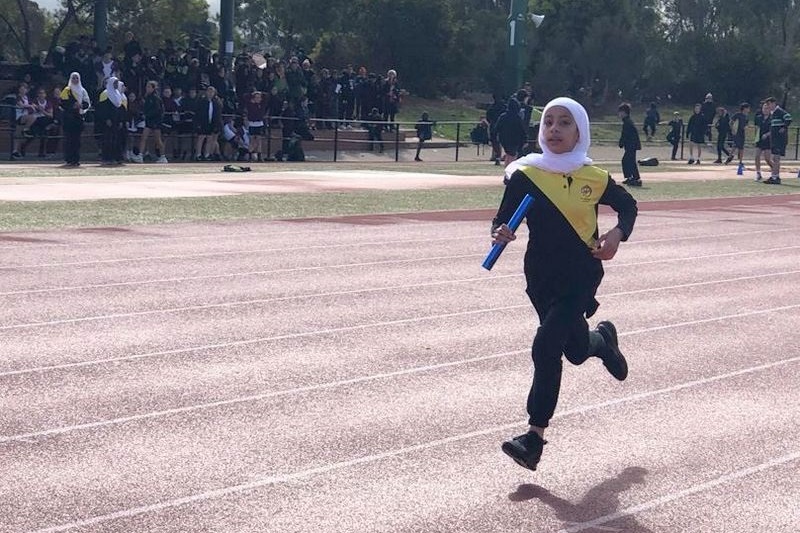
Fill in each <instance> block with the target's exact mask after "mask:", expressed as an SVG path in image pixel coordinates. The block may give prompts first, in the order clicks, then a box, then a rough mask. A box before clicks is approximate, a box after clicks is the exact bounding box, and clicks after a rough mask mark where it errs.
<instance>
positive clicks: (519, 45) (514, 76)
mask: <svg viewBox="0 0 800 533" xmlns="http://www.w3.org/2000/svg"><path fill="white" fill-rule="evenodd" d="M527 19H528V0H511V6H510V9H509V14H508V19H507V24H508V52H507V65H506V86H505V91H504V92H505V94H506V95H509V94H512V93H513V92H514V91H516V90H517V89H519V88H520V87H522V74H523V72H524V71H525V63H526V53H525V52H526V48H527V39H526V33H527V32H526V29H527V28H526V26H527Z"/></svg>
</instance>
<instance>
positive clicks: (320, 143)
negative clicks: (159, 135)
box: [0, 105, 800, 162]
mask: <svg viewBox="0 0 800 533" xmlns="http://www.w3.org/2000/svg"><path fill="white" fill-rule="evenodd" d="M15 109H16V107H15V106H12V105H0V139H5V142H2V141H0V157H2V155H3V153H4V152H5V151H4V149H3V148H4V147H3V145H5V148H6V149H7V152H5V155H6V157H7V158H8V159H11V154H12V153H13V152H14V149H15V146H25V147H27V146H29V145H31V144H33V143H35V142H37V140H38V143H39V149H40V153H41V150H44V151H45V152H46V153H45V155H49V156H50V157H51V158H52V157H54V154H55V153H56V152H57V151H58V148H59V147H60V146H61V141H62V139H63V135H61V133H60V128H54V129H50V130H46V131H45V132H44V133H39V134H35V135H31V134H30V133H27V134H25V133H26V132H23V131H22V127H21V126H19V125H18V124H17V122H16V120H15V116H14V112H15ZM234 117H235V116H234V115H225V117H224V118H225V119H226V120H227V119H230V120H233V119H234ZM93 122H94V120H93V110H89V112H87V114H86V123H87V125H92V124H93ZM264 123H265V128H266V133H265V135H264V136H263V139H262V151H261V153H260V155H261V157H262V159H263V160H266V161H271V160H275V159H276V155H277V156H278V157H279V158H280V159H283V158H285V157H287V155H288V154H287V152H288V151H289V148H291V149H293V150H295V151H296V149H297V147H299V148H300V149H301V152H303V153H304V152H306V151H308V152H313V153H314V159H315V160H320V161H332V162H338V161H339V160H340V156H341V155H342V154H344V153H354V152H355V153H365V152H372V153H378V154H385V156H386V158H387V159H388V158H391V159H394V161H400V159H401V158H400V154H401V151H406V150H416V149H417V148H419V147H420V141H419V139H418V137H417V132H416V129H415V126H416V125H417V124H418V122H391V123H390V122H386V121H365V120H340V119H318V118H314V119H309V120H308V121H307V122H305V121H304V123H303V124H298V119H297V118H295V117H267V119H266V120H265V121H264ZM287 124H292V127H286V128H285V127H284V126H285V125H287ZM430 125H431V126H432V128H434V129H439V130H447V134H448V136H449V137H452V138H444V137H441V136H440V137H434V138H433V139H430V140H425V141H424V142H423V143H422V146H421V149H422V151H423V152H422V153H423V154H424V152H425V150H429V149H434V148H436V149H448V150H452V155H451V157H452V160H454V161H461V160H469V161H475V160H476V159H478V160H486V159H488V158H489V156H490V154H491V147H490V146H489V143H488V142H486V140H485V139H484V140H480V141H476V140H475V138H474V137H473V130H474V128H475V127H476V125H477V124H476V123H475V122H465V121H435V122H430ZM298 126H299V127H298ZM619 128H620V125H619V123H618V122H593V123H592V143H593V145H599V146H603V145H607V146H616V144H617V141H618V139H619ZM141 131H142V130H141V129H138V128H137V129H136V131H129V133H128V135H129V144H130V146H131V148H136V147H138V145H139V139H140V135H141ZM535 131H536V130H535V129H534V128H531V134H532V135H531V136H532V137H535ZM666 131H667V128H666V127H663V126H662V127H661V128H660V133H659V136H658V137H655V138H654V140H653V141H651V142H650V143H649V144H648V145H647V146H651V145H652V146H664V147H669V146H670V144H669V143H668V142H667V141H666V138H665V135H664V133H665V132H666ZM179 132H182V133H179ZM289 132H291V133H289ZM755 134H756V130H755V129H754V128H753V127H752V126H750V127H748V130H747V136H746V138H747V140H748V146H750V145H752V144H753V142H754V136H755ZM100 138H101V136H100V135H96V134H95V133H94V131H93V127H87V128H84V133H83V139H84V140H86V141H93V142H94V144H95V146H93V147H91V144H90V143H88V142H87V143H85V144H84V146H85V147H84V149H83V152H84V154H83V155H84V156H88V155H93V154H96V153H97V152H99V141H100ZM164 140H165V142H166V143H170V142H171V143H172V144H173V145H177V146H178V147H181V150H180V152H181V153H180V154H179V158H178V161H195V160H196V156H197V155H198V154H197V153H196V144H197V133H196V132H194V129H193V127H192V125H191V122H188V123H187V121H179V122H177V123H174V124H173V128H171V130H168V131H166V132H165V135H164ZM219 143H220V148H222V147H223V145H225V144H226V143H227V141H225V140H224V138H223V137H222V135H220V139H219ZM685 143H686V138H685V135H684V132H683V131H682V132H681V138H680V146H679V150H680V152H679V153H680V158H681V159H683V157H684V148H685ZM187 144H188V147H187V149H186V150H183V149H182V147H183V146H185V145H187ZM90 147H91V148H94V149H91V148H90ZM173 148H174V146H173ZM535 149H536V146H535V138H534V139H532V140H531V141H530V142H529V144H528V146H527V150H528V151H531V150H535ZM165 152H167V154H169V148H167V149H166V150H165ZM786 155H787V156H788V157H789V158H791V157H792V156H794V159H795V160H798V159H800V127H794V128H790V136H789V145H788V146H787V154H786ZM232 157H233V159H235V158H236V153H235V151H234V153H233V154H232ZM25 158H26V159H31V158H30V157H28V156H27V154H26V156H25ZM220 159H223V158H220ZM289 159H291V158H289ZM226 160H231V158H230V157H228V158H227V159H226ZM439 160H441V158H440V159H439ZM173 161H174V159H173Z"/></svg>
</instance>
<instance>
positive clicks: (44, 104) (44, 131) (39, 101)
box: [20, 88, 54, 158]
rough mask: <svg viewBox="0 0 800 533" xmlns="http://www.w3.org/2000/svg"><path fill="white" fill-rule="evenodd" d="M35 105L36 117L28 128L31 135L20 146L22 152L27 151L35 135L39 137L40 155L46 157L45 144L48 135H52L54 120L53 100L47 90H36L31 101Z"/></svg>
mask: <svg viewBox="0 0 800 533" xmlns="http://www.w3.org/2000/svg"><path fill="white" fill-rule="evenodd" d="M31 105H32V107H33V115H34V116H35V117H36V118H35V120H34V121H33V124H31V127H30V129H29V130H28V132H29V136H27V138H26V139H25V142H24V143H23V144H22V146H21V148H20V152H21V153H23V154H24V153H25V150H26V149H27V147H28V145H29V144H30V143H31V142H33V140H34V137H38V138H39V157H40V158H44V157H45V144H46V141H47V136H48V135H50V134H51V133H50V128H51V126H52V125H53V121H54V118H53V117H54V109H53V102H52V100H50V99H49V98H47V91H46V90H45V89H44V88H40V89H39V90H38V91H37V92H36V98H35V99H34V100H33V102H32V103H31Z"/></svg>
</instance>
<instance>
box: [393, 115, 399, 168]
mask: <svg viewBox="0 0 800 533" xmlns="http://www.w3.org/2000/svg"><path fill="white" fill-rule="evenodd" d="M398 161H400V124H397V127H396V128H395V129H394V162H395V163H397V162H398Z"/></svg>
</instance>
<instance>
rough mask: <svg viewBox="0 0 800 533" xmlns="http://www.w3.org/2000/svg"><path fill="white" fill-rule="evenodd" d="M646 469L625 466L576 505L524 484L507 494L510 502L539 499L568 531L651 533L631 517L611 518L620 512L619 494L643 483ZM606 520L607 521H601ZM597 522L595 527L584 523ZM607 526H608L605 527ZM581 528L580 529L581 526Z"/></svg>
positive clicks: (590, 491) (534, 486)
mask: <svg viewBox="0 0 800 533" xmlns="http://www.w3.org/2000/svg"><path fill="white" fill-rule="evenodd" d="M646 474H647V470H646V469H644V468H641V467H638V466H633V467H628V468H626V469H625V470H623V471H622V472H620V473H619V474H618V475H617V476H616V477H613V478H610V479H607V480H605V481H603V482H602V483H599V484H598V485H595V486H594V487H592V488H591V489H589V491H588V492H587V493H586V494H584V496H583V498H581V500H580V501H579V502H578V503H572V502H571V501H569V500H566V499H564V498H561V497H560V496H556V495H555V494H553V493H552V492H550V491H549V490H547V489H546V488H544V487H540V486H538V485H531V484H528V483H523V484H522V485H520V486H519V487H517V490H516V491H515V492H512V493H511V494H509V495H508V499H509V500H511V501H512V502H524V501H527V500H534V499H535V500H539V501H540V502H542V503H544V504H545V505H547V506H549V507H550V508H552V509H553V511H555V513H556V517H557V518H558V519H559V520H561V522H563V527H564V529H565V530H567V531H612V532H624V533H653V532H652V531H651V530H650V529H648V528H646V527H645V526H643V525H641V524H640V523H639V522H638V521H637V520H636V517H635V516H633V515H623V516H620V517H618V518H614V515H615V514H616V513H618V512H619V511H620V503H621V502H620V499H619V497H620V494H622V493H623V492H625V491H627V490H628V489H630V488H631V487H632V486H633V485H639V484H644V483H645V475H646ZM605 518H608V520H603V519H605ZM598 519H599V520H600V523H597V524H596V525H593V526H591V525H589V524H587V522H592V521H594V520H598ZM607 524H609V525H607ZM581 526H583V527H581Z"/></svg>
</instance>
